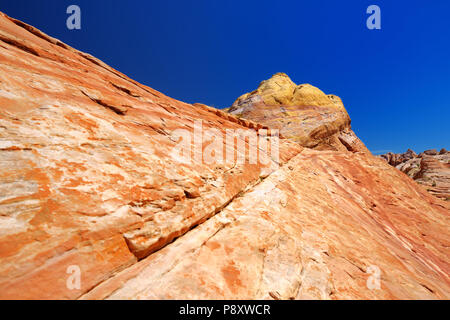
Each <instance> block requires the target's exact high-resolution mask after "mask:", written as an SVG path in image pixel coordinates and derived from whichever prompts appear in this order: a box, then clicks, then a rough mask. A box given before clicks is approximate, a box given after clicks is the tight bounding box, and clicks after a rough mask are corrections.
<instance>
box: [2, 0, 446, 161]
mask: <svg viewBox="0 0 450 320" xmlns="http://www.w3.org/2000/svg"><path fill="white" fill-rule="evenodd" d="M70 4H77V5H79V6H80V7H81V10H82V30H80V31H69V30H68V29H67V28H66V19H67V17H68V15H67V14H66V8H67V6H68V5H70ZM371 4H376V5H378V6H379V7H380V8H381V19H382V25H381V27H382V29H381V30H368V29H367V28H366V19H367V17H368V15H367V14H366V8H367V7H368V6H369V5H371ZM0 10H1V11H3V12H5V13H6V14H8V15H10V16H12V17H15V18H17V19H20V20H23V21H25V22H27V23H29V24H32V25H34V26H36V27H37V28H39V29H41V30H43V31H44V32H46V33H48V34H50V35H52V36H54V37H56V38H59V39H61V40H62V41H64V42H66V43H68V44H70V45H71V46H73V47H75V48H77V49H80V50H82V51H85V52H89V53H91V54H93V55H95V56H96V57H98V58H100V59H102V60H103V61H105V62H106V63H108V64H110V65H111V66H113V67H114V68H116V69H118V70H120V71H122V72H123V73H125V74H127V75H128V76H130V77H132V78H134V79H136V80H138V81H139V82H142V83H144V84H147V85H149V86H151V87H152V88H154V89H156V90H159V91H161V92H163V93H165V94H167V95H169V96H171V97H174V98H177V99H180V100H183V101H186V102H203V103H206V104H209V105H212V106H215V107H218V108H225V107H228V106H230V105H231V104H232V103H233V102H234V100H235V99H236V98H237V97H238V96H240V95H241V94H243V93H245V92H247V91H250V90H253V89H255V88H256V87H257V86H258V84H259V82H260V81H262V80H264V79H267V78H269V77H270V76H271V75H272V74H273V73H276V72H285V73H287V74H288V75H289V76H290V77H291V78H292V80H293V81H295V82H296V83H311V84H313V85H315V86H317V87H319V88H321V89H322V90H323V91H325V92H326V93H334V94H337V95H339V96H340V97H341V98H342V99H343V101H344V104H345V106H346V108H347V110H348V112H349V113H350V116H351V118H352V120H353V128H354V130H355V132H356V133H357V134H358V136H359V137H360V138H361V139H362V140H363V141H364V142H365V143H366V145H367V146H368V147H369V149H370V150H372V151H373V152H377V153H378V152H382V151H384V150H391V151H394V152H403V151H405V150H406V149H407V148H408V147H411V148H413V149H414V150H416V151H423V150H425V149H430V148H438V149H439V148H442V147H445V148H447V149H450V143H449V142H450V130H449V123H450V121H449V120H450V20H449V16H450V1H448V0H433V1H415V0H409V1H406V0H395V1H393V0H371V1H366V0H346V1H334V0H333V1H332V0H329V1H324V0H318V1H311V0H308V1H302V0H294V1H264V0H259V1H243V0H241V1H226V0H221V1H217V0H203V1H197V0H192V1H185V0H183V1H168V0H161V1H159V0H158V1H156V0H146V1H133V0H130V1H118V0H107V1H105V0H97V1H95V0H89V1H88V0H71V1H66V0H44V1H35V0H28V1H26V0H0Z"/></svg>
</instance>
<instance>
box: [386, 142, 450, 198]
mask: <svg viewBox="0 0 450 320" xmlns="http://www.w3.org/2000/svg"><path fill="white" fill-rule="evenodd" d="M380 157H381V158H383V159H385V160H386V161H387V162H388V163H389V164H390V165H391V166H393V167H396V168H397V169H399V170H400V171H402V172H404V173H406V174H407V175H408V176H409V177H411V178H413V179H414V180H416V181H417V182H418V183H420V184H421V185H423V186H424V187H425V188H426V189H427V191H428V192H429V193H431V194H432V195H434V196H436V197H438V198H441V199H444V200H447V201H449V200H450V152H449V151H447V150H446V149H441V150H440V151H439V152H438V151H437V150H435V149H432V150H426V151H424V152H422V153H420V154H419V155H417V154H416V153H415V152H414V151H412V150H411V149H408V150H407V151H406V152H405V153H399V154H396V153H392V152H389V153H387V154H383V155H381V156H380Z"/></svg>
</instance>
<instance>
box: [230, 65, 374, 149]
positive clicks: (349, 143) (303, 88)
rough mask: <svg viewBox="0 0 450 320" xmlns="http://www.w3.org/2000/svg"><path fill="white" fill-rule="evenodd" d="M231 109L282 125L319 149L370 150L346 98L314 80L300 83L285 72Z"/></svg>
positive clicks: (306, 144)
mask: <svg viewBox="0 0 450 320" xmlns="http://www.w3.org/2000/svg"><path fill="white" fill-rule="evenodd" d="M226 110H227V112H229V113H230V114H233V115H237V116H239V117H242V118H245V119H250V120H252V121H255V122H258V123H261V124H264V125H266V126H268V127H269V128H274V129H279V130H280V132H281V134H282V135H283V136H284V137H286V138H289V139H291V140H293V141H295V142H297V143H299V144H301V145H302V146H304V147H308V148H314V149H317V150H335V151H345V150H349V151H352V152H369V151H368V150H367V148H366V147H365V145H364V143H362V141H361V140H359V138H358V137H357V136H356V135H355V133H354V132H353V131H352V130H351V120H350V117H349V115H348V113H347V111H346V110H345V107H344V104H343V103H342V100H341V99H340V98H339V97H338V96H335V95H326V94H325V93H323V92H322V91H321V90H320V89H318V88H316V87H313V86H311V85H310V84H301V85H296V84H295V83H294V82H292V80H291V79H290V78H289V77H288V76H287V75H286V74H284V73H277V74H275V75H273V76H272V77H271V78H270V79H269V80H265V81H263V82H261V84H260V85H259V87H258V89H256V90H255V91H252V92H250V93H246V94H244V95H242V96H241V97H239V98H238V99H237V100H236V101H235V102H234V104H233V105H232V106H231V107H230V108H229V109H226Z"/></svg>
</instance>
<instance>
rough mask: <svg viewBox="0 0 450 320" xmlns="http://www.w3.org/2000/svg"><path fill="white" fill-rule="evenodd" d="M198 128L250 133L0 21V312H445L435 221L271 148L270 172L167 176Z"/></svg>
mask: <svg viewBox="0 0 450 320" xmlns="http://www.w3.org/2000/svg"><path fill="white" fill-rule="evenodd" d="M286 86H289V83H288V81H286ZM296 89H297V88H295V89H294V91H295V90H296ZM297 91H299V92H297V94H296V95H295V97H296V98H292V99H306V100H308V104H310V103H311V102H310V101H311V100H310V99H312V98H311V97H314V96H315V95H316V93H317V91H316V90H312V91H315V92H316V93H314V94H312V95H311V94H310V90H309V89H308V90H302V89H301V88H300V89H298V90H297ZM322 98H323V97H322ZM322 98H321V99H317V104H318V105H317V106H314V108H329V107H326V106H324V105H321V104H322V103H325V102H326V100H325V99H322ZM277 99H282V97H280V98H278V97H277ZM287 99H289V98H287ZM314 99H315V98H314ZM332 99H334V100H335V101H339V100H337V98H332ZM285 102H286V101H284V102H283V104H284V103H285ZM338 104H339V103H336V105H335V107H334V108H335V110H341V111H339V112H344V111H342V107H341V106H339V105H338ZM311 110H313V109H311ZM320 110H322V109H320ZM324 112H325V111H324ZM323 114H325V113H323ZM330 117H331V115H330ZM196 120H197V121H198V120H202V123H203V127H204V129H216V130H219V131H220V132H224V131H225V130H227V129H230V130H231V129H235V130H238V129H247V130H255V129H258V128H262V127H263V126H264V125H265V124H259V123H255V122H252V121H249V120H243V119H238V118H237V117H235V116H233V115H230V114H226V113H224V112H222V111H219V110H215V109H212V108H209V107H207V106H204V105H200V104H196V105H190V104H186V103H183V102H180V101H177V100H174V99H171V98H169V97H167V96H165V95H163V94H161V93H159V92H157V91H155V90H153V89H151V88H149V87H146V86H144V85H141V84H139V83H137V82H135V81H133V80H131V79H129V78H128V77H126V76H125V75H123V74H121V73H119V72H118V71H116V70H114V69H112V68H111V67H109V66H107V65H105V64H104V63H102V62H101V61H99V60H97V59H96V58H94V57H92V56H90V55H87V54H85V53H82V52H79V51H77V50H75V49H73V48H70V47H68V46H67V45H65V44H63V43H61V42H60V41H58V40H56V39H53V38H51V37H49V36H47V35H45V34H43V33H41V32H40V31H39V30H37V29H35V28H33V27H30V26H28V25H26V24H24V23H22V22H20V21H17V20H14V19H11V18H9V17H7V16H5V15H3V14H0V298H3V299H4V298H9V299H77V298H83V299H105V298H110V299H115V298H136V299H152V298H163V299H181V298H186V299H198V298H216V299H217V298H218V299H223V298H227V299H228V298H230V299H240V298H249V299H256V298H263V299H266V298H267V299H289V298H294V299H305V298H313V299H367V298H373V299H378V298H388V299H389V298H398V299H416V298H417V299H419V298H450V280H449V277H448V274H449V270H450V268H449V260H448V255H449V249H448V248H449V247H450V239H449V234H448V223H449V207H448V203H446V202H443V201H440V200H438V199H436V198H435V197H433V196H431V195H429V194H428V193H427V192H426V191H425V190H424V189H423V188H421V187H420V186H419V185H417V184H416V183H414V182H413V181H412V180H411V179H410V178H408V177H407V176H405V175H404V174H401V173H400V172H399V171H398V170H395V169H394V168H392V167H391V166H389V165H388V164H387V163H386V162H385V161H383V160H381V159H378V158H375V157H373V156H372V155H371V154H370V153H363V152H361V153H351V152H348V151H347V150H348V147H346V148H345V150H344V151H343V152H338V151H316V150H309V149H304V148H303V147H302V146H300V145H299V144H297V143H295V142H293V141H291V140H288V139H281V140H280V158H279V162H278V164H279V165H280V168H279V169H276V171H274V169H273V168H274V166H272V165H273V163H274V161H275V160H274V159H273V158H270V157H269V158H268V159H266V160H267V162H259V163H258V164H252V165H251V164H248V162H246V164H242V165H240V164H236V163H222V164H218V163H212V164H208V163H205V162H203V161H200V162H198V161H197V162H195V161H193V162H191V163H180V162H179V161H177V159H176V158H173V157H172V156H170V154H171V152H172V151H173V149H174V147H175V146H176V145H177V141H178V140H177V139H178V138H177V136H176V135H175V134H174V132H175V130H176V129H186V130H187V131H189V132H190V131H192V129H193V126H194V122H195V121H196ZM342 132H344V131H339V133H335V136H336V135H337V138H338V140H339V137H341V135H342V134H343V133H342ZM349 134H350V135H351V133H349ZM213 136H214V134H206V135H205V136H204V139H203V141H202V142H203V146H205V144H208V143H209V142H211V140H212V139H213V138H215V136H214V137H213ZM330 137H331V136H330ZM237 140H239V141H241V142H245V143H246V144H251V143H252V142H251V141H250V140H248V139H246V138H245V137H241V136H239V137H238V138H237ZM319 140H320V139H318V140H317V141H319ZM320 141H321V140H320ZM339 141H340V140H339ZM191 143H192V144H193V141H191ZM349 144H350V143H349ZM322 145H323V144H322ZM333 145H334V144H330V146H333ZM226 148H234V146H231V147H230V146H229V145H224V150H226ZM318 148H319V147H318ZM261 163H266V164H261ZM73 266H76V267H78V268H79V269H80V271H81V273H80V275H81V278H80V279H81V281H80V288H72V289H70V288H69V287H68V286H67V283H68V280H70V279H69V277H70V274H68V273H67V272H68V270H71V269H70V268H71V267H73ZM371 270H372V271H373V270H379V271H380V273H381V274H380V276H381V278H380V287H379V288H373V287H370V286H368V285H367V281H370V279H371V278H370V277H371V276H372V275H373V273H372V271H371ZM370 288H372V289H370Z"/></svg>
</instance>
